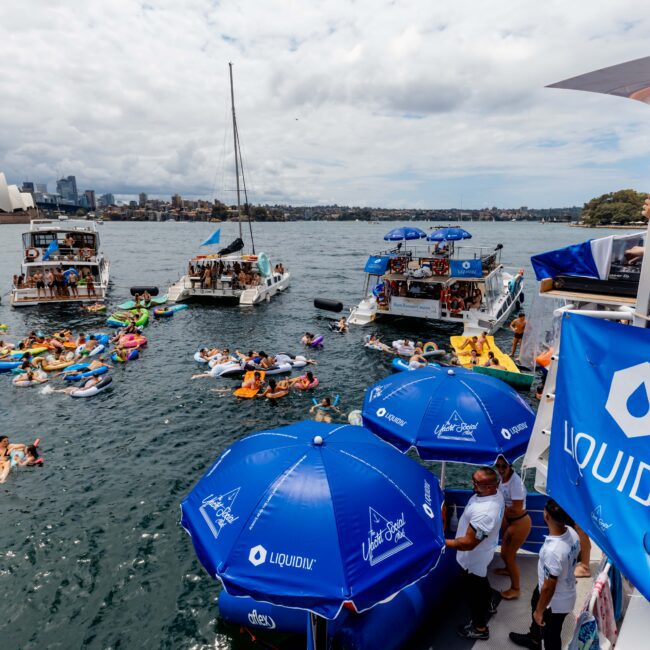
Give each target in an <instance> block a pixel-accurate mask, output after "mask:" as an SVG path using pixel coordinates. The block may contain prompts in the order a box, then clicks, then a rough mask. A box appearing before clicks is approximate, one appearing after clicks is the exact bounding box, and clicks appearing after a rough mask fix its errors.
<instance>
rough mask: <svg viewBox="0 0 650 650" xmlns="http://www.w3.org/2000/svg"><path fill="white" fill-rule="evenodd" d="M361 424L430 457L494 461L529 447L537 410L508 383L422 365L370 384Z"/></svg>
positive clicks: (516, 455)
mask: <svg viewBox="0 0 650 650" xmlns="http://www.w3.org/2000/svg"><path fill="white" fill-rule="evenodd" d="M362 415H363V424H364V426H366V427H367V428H368V429H370V430H371V431H373V432H374V433H376V434H377V435H378V436H380V437H381V438H383V439H384V440H387V441H388V442H390V443H391V444H393V445H395V446H396V447H397V448H398V449H400V450H402V451H407V450H408V449H411V448H414V449H415V450H416V451H417V452H418V454H419V455H420V457H421V458H424V459H426V460H439V461H453V462H459V463H470V464H474V465H492V464H494V461H495V460H496V458H497V456H499V455H503V456H504V457H505V458H506V459H507V460H508V461H510V462H513V461H514V460H516V459H517V458H519V457H520V456H522V455H523V454H524V452H525V451H526V447H527V445H528V439H529V438H530V434H531V433H532V431H533V423H534V421H535V414H534V413H533V411H532V409H531V408H530V407H529V406H528V404H526V402H525V401H524V400H523V399H522V398H521V397H520V396H519V395H518V394H517V393H516V392H515V391H514V390H513V389H512V388H511V387H510V386H508V385H507V384H506V383H504V382H502V381H501V380H500V379H496V378H495V377H488V376H485V375H479V374H478V373H474V372H471V371H469V370H465V369H464V368H457V369H456V368H455V369H453V370H452V369H448V368H433V367H427V368H420V369H418V370H413V371H411V372H402V373H398V374H396V375H392V376H390V377H388V378H386V379H384V380H382V381H380V382H378V383H377V384H375V385H374V386H371V387H370V388H368V390H367V392H366V397H365V400H364V403H363V411H362Z"/></svg>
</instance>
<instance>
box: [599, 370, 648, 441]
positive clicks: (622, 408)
mask: <svg viewBox="0 0 650 650" xmlns="http://www.w3.org/2000/svg"><path fill="white" fill-rule="evenodd" d="M605 410H606V411H607V412H608V413H609V414H610V415H611V416H612V417H613V418H614V420H615V421H616V424H618V426H619V427H620V428H621V429H622V431H623V433H624V434H625V435H626V436H627V437H628V438H640V437H641V436H650V363H648V362H647V361H646V362H644V363H640V364H638V365H636V366H630V367H629V368H624V369H623V370H617V371H616V372H615V373H614V375H613V377H612V383H611V385H610V387H609V395H608V396H607V403H606V404H605ZM631 411H632V412H631Z"/></svg>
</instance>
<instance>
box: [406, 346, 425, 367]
mask: <svg viewBox="0 0 650 650" xmlns="http://www.w3.org/2000/svg"><path fill="white" fill-rule="evenodd" d="M428 364H429V362H428V361H427V359H426V357H424V356H422V349H421V348H415V350H413V354H412V355H411V357H410V358H409V368H411V369H412V370H415V369H416V368H423V367H424V366H426V365H428Z"/></svg>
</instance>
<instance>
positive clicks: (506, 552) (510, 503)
mask: <svg viewBox="0 0 650 650" xmlns="http://www.w3.org/2000/svg"><path fill="white" fill-rule="evenodd" d="M495 467H496V470H497V472H498V473H499V477H500V478H501V483H500V484H499V492H501V494H502V495H503V499H504V501H505V505H506V509H505V511H504V514H503V521H502V522H501V533H502V535H503V541H502V542H501V558H502V559H503V562H504V563H505V566H504V567H503V568H502V569H496V570H495V573H496V574H497V575H503V576H509V578H510V588H509V589H506V590H505V591H502V592H501V596H502V597H503V598H504V599H505V600H513V599H514V598H519V594H520V589H521V585H520V581H519V566H518V565H517V551H518V550H519V549H520V548H521V547H522V546H523V544H524V542H525V541H526V539H528V535H529V534H530V529H531V527H532V522H531V519H530V515H529V514H528V512H526V486H525V485H524V482H523V481H522V480H521V478H520V476H519V475H518V474H517V472H515V470H514V469H513V467H512V465H510V464H509V463H508V461H507V460H506V459H505V458H504V457H503V456H499V457H498V458H497V462H496V465H495Z"/></svg>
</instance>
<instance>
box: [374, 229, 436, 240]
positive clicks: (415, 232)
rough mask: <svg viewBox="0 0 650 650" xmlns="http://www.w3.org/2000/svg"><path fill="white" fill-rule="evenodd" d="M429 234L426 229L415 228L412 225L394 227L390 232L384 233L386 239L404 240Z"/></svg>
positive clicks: (420, 237) (421, 237)
mask: <svg viewBox="0 0 650 650" xmlns="http://www.w3.org/2000/svg"><path fill="white" fill-rule="evenodd" d="M426 236H427V233H426V232H424V230H420V229H419V228H414V227H412V226H401V227H400V228H393V229H392V230H391V231H390V232H387V233H386V234H385V235H384V239H385V240H386V241H403V240H404V239H409V240H410V239H423V238H424V237H426Z"/></svg>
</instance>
